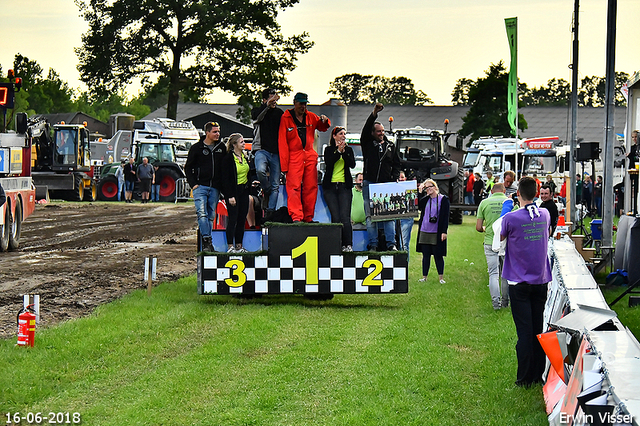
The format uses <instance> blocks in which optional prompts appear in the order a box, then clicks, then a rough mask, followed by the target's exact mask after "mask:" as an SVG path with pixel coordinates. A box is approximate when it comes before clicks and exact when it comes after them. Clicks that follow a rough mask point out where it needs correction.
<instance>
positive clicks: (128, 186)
mask: <svg viewBox="0 0 640 426" xmlns="http://www.w3.org/2000/svg"><path fill="white" fill-rule="evenodd" d="M135 186H136V182H135V181H129V180H126V181H124V188H125V191H127V192H133V188H134V187H135Z"/></svg>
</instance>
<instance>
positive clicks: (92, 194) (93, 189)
mask: <svg viewBox="0 0 640 426" xmlns="http://www.w3.org/2000/svg"><path fill="white" fill-rule="evenodd" d="M87 189H88V190H87V191H84V198H83V200H84V201H89V202H93V201H96V200H97V199H98V187H97V186H96V182H95V181H94V180H93V179H92V180H91V185H90V186H89V188H87Z"/></svg>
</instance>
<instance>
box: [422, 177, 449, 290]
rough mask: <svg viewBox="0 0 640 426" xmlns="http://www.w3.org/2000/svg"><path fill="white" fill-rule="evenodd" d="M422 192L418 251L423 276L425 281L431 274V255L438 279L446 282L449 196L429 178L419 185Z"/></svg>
mask: <svg viewBox="0 0 640 426" xmlns="http://www.w3.org/2000/svg"><path fill="white" fill-rule="evenodd" d="M418 192H419V193H420V195H419V198H418V208H419V209H420V221H419V222H418V223H419V224H420V228H419V231H420V232H419V233H418V241H417V243H416V251H418V252H421V253H422V278H420V279H419V280H418V281H420V282H425V281H426V280H427V275H428V274H429V266H430V265H431V256H433V260H434V261H435V263H436V269H437V270H438V279H439V280H440V284H444V283H445V282H446V281H445V280H444V257H445V256H446V255H447V230H448V228H449V206H450V204H449V198H448V197H447V196H446V195H442V194H440V190H439V189H438V184H437V183H436V182H435V181H433V180H432V179H427V180H426V181H424V182H423V183H421V184H420V186H419V187H418Z"/></svg>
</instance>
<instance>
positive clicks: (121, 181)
mask: <svg viewBox="0 0 640 426" xmlns="http://www.w3.org/2000/svg"><path fill="white" fill-rule="evenodd" d="M123 188H124V181H123V180H119V181H118V201H120V196H121V195H122V189H123Z"/></svg>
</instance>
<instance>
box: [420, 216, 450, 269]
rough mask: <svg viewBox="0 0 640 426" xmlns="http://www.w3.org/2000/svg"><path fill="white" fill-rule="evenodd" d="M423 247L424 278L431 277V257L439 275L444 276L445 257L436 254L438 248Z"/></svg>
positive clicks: (425, 245)
mask: <svg viewBox="0 0 640 426" xmlns="http://www.w3.org/2000/svg"><path fill="white" fill-rule="evenodd" d="M418 229H420V228H418ZM422 247H423V249H422V276H423V277H426V276H428V275H429V268H430V267H431V256H433V260H434V261H435V262H436V270H437V271H438V275H444V257H443V256H440V255H438V254H436V246H432V245H430V244H424V245H423V246H422Z"/></svg>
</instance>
